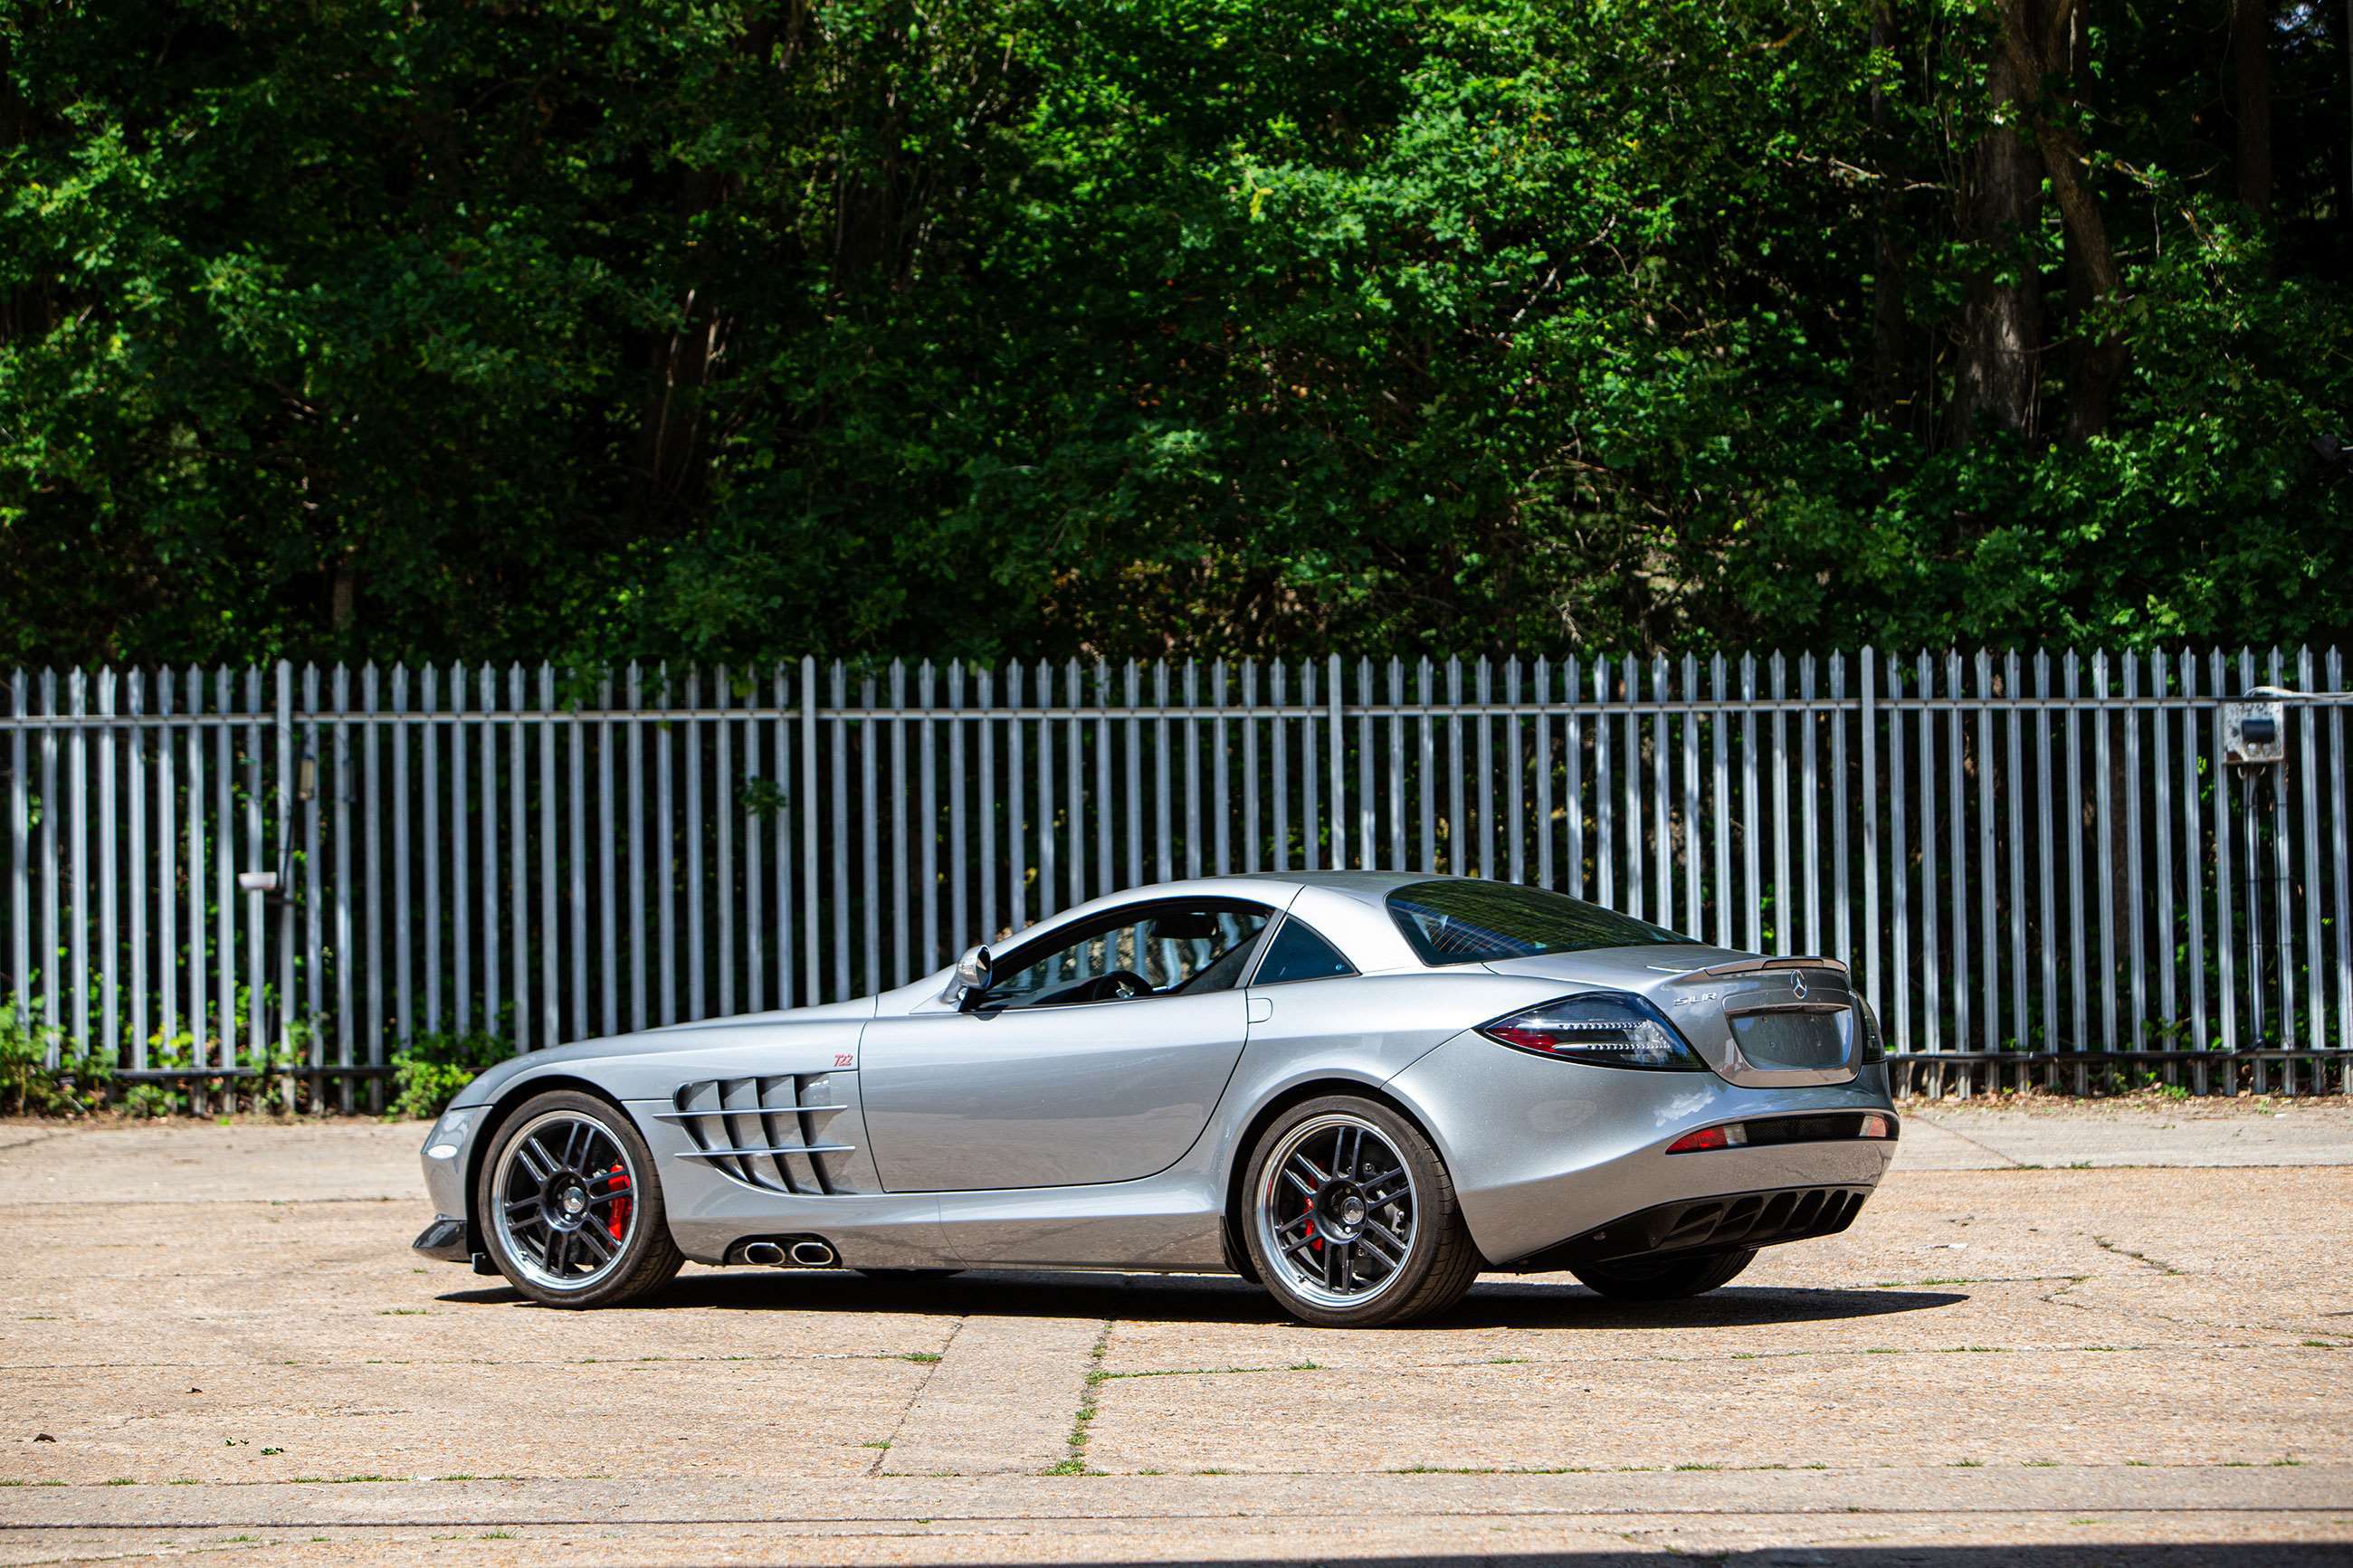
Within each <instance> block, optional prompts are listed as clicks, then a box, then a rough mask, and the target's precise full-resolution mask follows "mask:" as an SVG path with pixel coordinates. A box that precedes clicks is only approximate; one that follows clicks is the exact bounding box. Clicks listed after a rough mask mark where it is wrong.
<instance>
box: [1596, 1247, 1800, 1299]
mask: <svg viewBox="0 0 2353 1568" xmlns="http://www.w3.org/2000/svg"><path fill="white" fill-rule="evenodd" d="M1756 1257H1757V1249H1756V1248H1755V1247H1749V1248H1747V1249H1746V1250H1745V1251H1741V1252H1717V1253H1711V1254H1709V1255H1707V1256H1706V1257H1704V1258H1656V1259H1653V1258H1624V1259H1621V1260H1620V1261H1619V1262H1616V1263H1587V1264H1583V1265H1578V1264H1574V1263H1572V1264H1570V1265H1569V1268H1568V1271H1569V1272H1570V1273H1571V1274H1574V1275H1576V1276H1577V1279H1578V1280H1579V1281H1580V1282H1581V1283H1583V1284H1584V1285H1585V1287H1586V1288H1587V1289H1591V1290H1598V1291H1599V1292H1600V1293H1601V1294H1603V1295H1604V1296H1608V1297H1609V1298H1611V1299H1612V1300H1619V1301H1679V1300H1683V1298H1684V1297H1686V1296H1697V1295H1700V1294H1702V1293H1703V1292H1704V1291H1708V1290H1713V1289H1715V1288H1716V1287H1717V1286H1719V1285H1724V1284H1728V1283H1729V1282H1730V1281H1731V1279H1732V1278H1733V1276H1734V1275H1736V1274H1738V1273H1739V1272H1740V1271H1741V1270H1742V1269H1744V1268H1747V1267H1748V1265H1749V1264H1750V1263H1751V1262H1752V1261H1754V1260H1755V1258H1756Z"/></svg>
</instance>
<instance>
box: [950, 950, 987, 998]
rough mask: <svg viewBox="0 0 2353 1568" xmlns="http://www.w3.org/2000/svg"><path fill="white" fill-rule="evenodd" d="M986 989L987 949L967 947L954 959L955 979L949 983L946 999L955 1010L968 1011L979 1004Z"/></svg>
mask: <svg viewBox="0 0 2353 1568" xmlns="http://www.w3.org/2000/svg"><path fill="white" fill-rule="evenodd" d="M987 990H988V949H987V948H986V947H975V948H970V949H967V950H966V951H965V955H964V956H963V957H962V958H959V959H957V960H956V966H955V980H954V981H952V982H950V983H949V985H948V999H949V1000H950V1001H952V1002H954V1003H955V1005H956V1011H958V1012H960V1013H969V1012H970V1011H972V1010H973V1009H974V1008H975V1007H976V1006H978V1005H980V999H981V997H982V996H983V995H984V994H987Z"/></svg>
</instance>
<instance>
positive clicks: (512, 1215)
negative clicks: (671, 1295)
mask: <svg viewBox="0 0 2353 1568" xmlns="http://www.w3.org/2000/svg"><path fill="white" fill-rule="evenodd" d="M477 1201H478V1203H479V1205H480V1206H479V1209H478V1212H479V1213H480V1215H481V1216H482V1235H483V1239H484V1240H485V1242H486V1243H487V1244H488V1248H489V1251H490V1255H491V1261H492V1262H493V1263H495V1264H497V1265H498V1267H499V1272H500V1273H501V1274H503V1275H505V1276H506V1277H507V1280H508V1282H509V1283H510V1284H512V1285H513V1286H514V1288H515V1289H518V1290H520V1291H522V1293H523V1294H524V1295H526V1296H528V1297H530V1298H531V1299H532V1300H534V1301H537V1302H539V1303H540V1304H542V1305H543V1306H548V1307H611V1306H617V1305H619V1304H620V1303H622V1302H625V1301H632V1300H637V1299H638V1297H641V1296H644V1295H646V1294H648V1293H649V1292H650V1291H653V1290H655V1289H659V1288H660V1287H661V1286H662V1285H664V1284H666V1283H667V1282H668V1281H669V1280H670V1276H672V1275H674V1274H676V1273H677V1272H678V1271H679V1268H680V1266H681V1264H683V1263H684V1262H685V1261H686V1259H685V1258H684V1257H683V1255H681V1253H680V1252H679V1250H678V1247H677V1245H676V1244H675V1243H673V1242H672V1241H671V1240H670V1225H669V1222H668V1220H667V1219H666V1218H665V1217H664V1215H663V1211H662V1195H661V1184H660V1183H659V1181H657V1180H656V1179H655V1177H654V1162H653V1155H652V1154H651V1153H650V1152H648V1150H647V1148H646V1141H645V1140H644V1139H643V1138H640V1137H639V1136H638V1130H637V1129H636V1128H635V1127H633V1126H631V1125H630V1124H629V1119H628V1117H627V1116H624V1115H623V1114H622V1113H621V1112H620V1111H618V1110H615V1109H614V1108H613V1107H612V1106H610V1105H607V1103H605V1101H603V1100H598V1099H596V1097H595V1096H594V1095H587V1094H581V1093H578V1092H576V1091H575V1090H572V1089H558V1090H554V1091H553V1092H550V1093H547V1094H541V1095H534V1096H533V1097H532V1098H531V1099H530V1100H526V1101H524V1102H523V1104H522V1106H521V1107H520V1108H519V1109H517V1110H516V1111H515V1113H514V1114H513V1115H512V1116H511V1117H509V1118H508V1119H507V1121H506V1124H505V1125H504V1126H503V1127H501V1129H500V1130H499V1135H498V1138H497V1140H496V1141H495V1142H493V1143H492V1145H491V1151H490V1155H489V1157H488V1158H487V1159H485V1160H484V1161H483V1162H482V1173H481V1177H480V1189H479V1192H478V1194H477Z"/></svg>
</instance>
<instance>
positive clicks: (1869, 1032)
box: [1854, 996, 1887, 1067]
mask: <svg viewBox="0 0 2353 1568" xmlns="http://www.w3.org/2000/svg"><path fill="white" fill-rule="evenodd" d="M1854 1010H1855V1012H1856V1013H1857V1014H1858V1015H1860V1016H1861V1017H1862V1065H1863V1066H1865V1067H1869V1066H1871V1065H1872V1064H1873V1062H1883V1061H1885V1060H1886V1059H1887V1041H1886V1039H1885V1037H1883V1036H1882V1035H1881V1034H1880V1032H1879V1015H1878V1014H1876V1013H1874V1012H1873V1011H1872V1010H1871V1004H1870V1003H1868V1002H1866V1001H1864V1000H1863V999H1862V997H1860V996H1858V997H1856V998H1855V999H1854Z"/></svg>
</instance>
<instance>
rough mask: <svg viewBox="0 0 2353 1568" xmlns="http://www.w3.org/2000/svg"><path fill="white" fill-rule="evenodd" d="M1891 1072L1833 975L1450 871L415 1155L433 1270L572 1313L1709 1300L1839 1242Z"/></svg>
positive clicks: (584, 1074)
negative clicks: (682, 1302)
mask: <svg viewBox="0 0 2353 1568" xmlns="http://www.w3.org/2000/svg"><path fill="white" fill-rule="evenodd" d="M1883 1056H1884V1052H1883V1046H1882V1042H1881V1039H1880V1035H1879V1026H1878V1024H1877V1021H1876V1020H1875V1019H1874V1018H1873V1016H1872V1013H1871V1009H1870V1008H1869V1006H1868V1005H1866V1004H1865V1003H1864V1002H1863V1001H1862V998H1861V997H1860V996H1858V995H1856V994H1854V993H1853V991H1852V990H1851V989H1850V987H1849V985H1848V981H1847V973H1846V969H1845V966H1844V965H1843V964H1841V963H1838V962H1836V961H1834V960H1831V959H1827V958H1790V957H1784V958H1762V957H1757V956H1756V955H1754V954H1749V953H1740V952H1726V951H1725V950H1723V949H1720V948H1713V947H1709V946H1707V945H1705V944H1704V943H1701V942H1694V941H1693V940H1692V939H1690V938H1688V937H1683V936H1677V935H1675V934H1674V933H1673V932H1672V931H1662V930H1660V929H1659V928H1658V927H1656V926H1651V925H1646V924H1644V923H1643V922H1641V921H1636V920H1631V919H1629V918H1628V917H1626V916H1624V915H1620V914H1615V913H1612V912H1611V911H1609V910H1605V909H1600V908H1598V907H1596V906H1594V905H1592V904H1588V903H1585V902H1582V901H1580V900H1576V899H1571V898H1567V897H1565V896H1563V895H1561V894H1558V893H1553V892H1546V891H1541V890H1539V889H1532V888H1525V887H1518V886H1514V885H1512V884H1509V883H1500V882H1489V881H1480V880H1475V879H1465V878H1433V877H1417V876H1411V875H1404V874H1385V873H1372V872H1332V873H1324V874H1318V873H1313V872H1310V873H1303V874H1286V875H1278V876H1251V877H1216V878H1207V879H1198V880H1194V881H1184V882H1171V883H1166V884H1163V885H1160V886H1156V887H1149V888H1141V889H1135V890H1134V891H1133V892H1127V893H1121V894H1118V895H1116V896H1114V897H1111V898H1105V899H1099V900H1095V901H1094V902H1092V903H1089V904H1083V905H1081V906H1079V907H1077V908H1075V909H1071V910H1065V911H1063V912H1062V913H1060V914H1058V915H1056V916H1054V917H1053V918H1051V919H1050V920H1047V921H1042V922H1040V923H1039V924H1037V925H1034V926H1031V927H1029V929H1028V930H1026V931H1021V932H1019V933H1018V934H1017V935H1015V936H1013V937H1011V938H1009V939H1008V940H1007V941H1005V942H1003V944H1002V945H1001V946H1000V947H998V948H997V949H995V950H994V951H992V950H991V949H989V948H986V947H976V948H974V949H973V950H972V951H970V952H967V953H965V956H964V958H963V960H962V961H961V962H959V963H957V964H956V965H955V968H953V969H950V970H945V971H943V972H941V973H937V974H933V975H928V976H926V977H925V978H923V979H922V980H919V981H916V982H915V983H914V984H911V985H904V986H901V987H900V988H899V989H897V990H895V991H886V992H884V993H882V994H881V995H879V996H869V997H864V998H861V999H860V1000H858V1001H855V1002H837V1003H829V1004H828V1005H823V1006H814V1007H800V1008H795V1009H791V1010H789V1011H784V1012H774V1013H762V1014H757V1015H754V1016H748V1017H737V1018H726V1019H720V1020H715V1021H712V1022H707V1023H701V1024H690V1025H680V1026H672V1027H669V1028H660V1029H650V1030H647V1031H645V1032H643V1033H639V1034H634V1035H628V1036H623V1037H617V1038H614V1039H609V1040H598V1041H593V1042H590V1043H587V1044H584V1045H576V1046H566V1047H561V1048H559V1049H555V1050H546V1051H538V1052H534V1053H533V1054H531V1055H529V1056H523V1057H518V1058H515V1059H513V1060H512V1061H509V1062H506V1063H504V1064H502V1065H501V1066H500V1067H498V1068H494V1069H493V1070H491V1071H490V1072H488V1073H485V1074H484V1075H482V1077H480V1079H476V1080H475V1081H474V1083H473V1084H472V1085H471V1086H470V1087H469V1088H468V1089H465V1090H464V1091H463V1092H461V1093H460V1094H459V1096H458V1098H457V1100H456V1102H455V1103H454V1104H452V1105H451V1107H450V1109H449V1110H448V1113H447V1114H445V1115H444V1116H443V1117H442V1118H441V1120H440V1121H439V1122H438V1123H437V1124H436V1125H435V1127H434V1129H433V1131H432V1133H431V1135H430V1136H429V1137H428V1138H427V1141H426V1146H425V1156H424V1157H425V1176H426V1183H427V1188H428V1189H429V1191H430V1193H431V1195H432V1197H433V1199H434V1202H435V1204H436V1205H437V1206H438V1209H439V1211H440V1213H439V1215H438V1217H437V1218H436V1219H435V1220H434V1222H433V1224H432V1226H430V1227H428V1228H427V1230H426V1232H425V1234H424V1235H423V1236H421V1237H418V1238H417V1250H419V1251H420V1252H424V1253H426V1254H427V1255H429V1256H431V1257H435V1258H446V1259H448V1260H451V1261H455V1262H465V1261H471V1262H472V1263H473V1264H474V1265H475V1267H476V1268H480V1269H481V1270H482V1271H484V1272H489V1271H490V1270H491V1268H495V1269H496V1270H497V1271H498V1272H499V1273H501V1274H503V1275H505V1276H506V1278H507V1279H509V1280H511V1281H512V1282H513V1284H514V1286H515V1288H516V1289H519V1290H521V1291H522V1292H523V1293H524V1294H525V1295H527V1296H530V1297H532V1298H533V1299H534V1300H540V1301H543V1302H546V1303H548V1304H550V1305H552V1306H567V1307H589V1306H604V1305H607V1304H611V1303H615V1302H620V1301H627V1300H631V1299H633V1298H636V1297H638V1296H642V1295H644V1294H645V1293H646V1292H648V1291H649V1290H652V1289H657V1288H658V1287H659V1286H660V1285H661V1284H662V1283H663V1282H664V1281H666V1280H668V1279H670V1276H671V1275H673V1274H674V1273H676V1272H677V1270H678V1268H679V1266H680V1265H681V1263H682V1262H683V1261H685V1260H686V1259H689V1258H692V1259H694V1260H695V1261H697V1262H702V1263H715V1264H750V1265H765V1266H769V1267H776V1268H857V1269H863V1270H868V1271H872V1272H884V1271H894V1270H954V1269H961V1268H1002V1267H1009V1266H1019V1267H1050V1268H1116V1269H1126V1270H1146V1271H1151V1270H1158V1271H1168V1272H1177V1271H1185V1272H1194V1271H1208V1272H1230V1273H1235V1274H1240V1275H1242V1276H1243V1277H1245V1278H1247V1279H1254V1280H1257V1281H1259V1282H1261V1283H1262V1284H1264V1285H1265V1287H1266V1288H1267V1289H1269V1290H1271V1292H1273V1294H1274V1297H1275V1299H1276V1300H1279V1301H1280V1302H1282V1305H1283V1307H1284V1308H1285V1309H1286V1310H1289V1311H1291V1312H1293V1313H1294V1314H1295V1315H1297V1316H1298V1317H1301V1318H1303V1319H1305V1320H1307V1321H1310V1322H1314V1323H1324V1324H1333V1325H1345V1326H1364V1325H1370V1324H1377V1323H1393V1322H1400V1321H1405V1320H1407V1319H1410V1318H1416V1317H1419V1316H1422V1315H1424V1314H1426V1313H1430V1312H1434V1311H1438V1310H1441V1309H1443V1308H1446V1307H1448V1306H1450V1305H1451V1304H1452V1303H1454V1302H1455V1301H1457V1300H1460V1299H1461V1296H1462V1294H1463V1292H1464V1291H1466V1290H1468V1289H1470V1287H1471V1282H1472V1279H1474V1278H1475V1277H1476V1276H1477V1275H1478V1274H1479V1273H1480V1272H1481V1271H1482V1269H1509V1270H1514V1271H1522V1272H1528V1271H1540V1270H1554V1269H1564V1268H1565V1269H1567V1270H1568V1271H1569V1272H1571V1273H1573V1274H1575V1275H1576V1276H1577V1279H1581V1280H1583V1281H1584V1282H1585V1283H1586V1284H1587V1285H1588V1286H1591V1287H1592V1288H1593V1289H1597V1290H1599V1291H1601V1292H1603V1293H1605V1294H1607V1295H1611V1296H1617V1297H1624V1298H1631V1299H1636V1300H1661V1299H1664V1298H1669V1297H1677V1296H1689V1295H1693V1294H1695V1293H1697V1292H1699V1291H1702V1290H1707V1289H1714V1288H1715V1287H1716V1286H1718V1285H1721V1284H1723V1283H1724V1282H1725V1281H1726V1280H1728V1279H1731V1278H1732V1277H1733V1276H1734V1275H1736V1274H1737V1273H1739V1272H1740V1270H1741V1269H1742V1268H1744V1267H1746V1264H1747V1262H1748V1260H1749V1259H1750V1258H1754V1257H1755V1256H1756V1254H1757V1248H1758V1247H1763V1246H1765V1245H1767V1244H1768V1243H1772V1242H1781V1241H1797V1240H1800V1239H1803V1238H1805V1237H1815V1236H1826V1235H1829V1234H1831V1233H1832V1232H1834V1231H1839V1230H1843V1229H1844V1228H1845V1227H1846V1226H1848V1225H1850V1224H1851V1223H1852V1221H1853V1219H1854V1216H1855V1214H1856V1212H1857V1211H1858V1210H1860V1209H1861V1208H1862V1201H1863V1199H1864V1198H1866V1197H1867V1196H1869V1195H1870V1194H1871V1191H1872V1189H1873V1187H1874V1186H1875V1185H1876V1184H1878V1181H1879V1178H1880V1176H1881V1175H1882V1173H1884V1172H1885V1170H1886V1168H1887V1163H1888V1160H1889V1158H1890V1156H1891V1154H1892V1153H1893V1152H1894V1138H1895V1135H1896V1117H1895V1114H1894V1106H1893V1104H1892V1102H1891V1101H1890V1100H1889V1098H1888V1087H1887V1071H1886V1068H1885V1067H1884V1066H1883Z"/></svg>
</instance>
